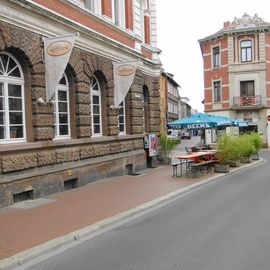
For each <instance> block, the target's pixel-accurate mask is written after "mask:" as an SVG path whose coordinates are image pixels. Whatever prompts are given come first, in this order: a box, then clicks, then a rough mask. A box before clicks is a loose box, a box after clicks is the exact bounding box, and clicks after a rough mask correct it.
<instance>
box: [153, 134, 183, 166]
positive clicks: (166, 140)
mask: <svg viewBox="0 0 270 270" xmlns="http://www.w3.org/2000/svg"><path fill="white" fill-rule="evenodd" d="M179 143H180V139H179V138H177V137H166V135H165V134H164V133H163V134H161V135H160V137H159V146H160V147H159V154H158V159H159V161H160V162H161V163H163V164H170V163H171V157H170V156H169V154H170V152H171V151H172V150H173V148H174V147H175V146H176V145H177V144H179Z"/></svg>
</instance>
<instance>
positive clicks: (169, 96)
mask: <svg viewBox="0 0 270 270" xmlns="http://www.w3.org/2000/svg"><path fill="white" fill-rule="evenodd" d="M173 77H174V76H173V74H171V73H168V72H165V71H164V70H162V72H161V75H160V130H161V133H165V132H166V130H167V124H168V123H169V122H171V121H174V120H177V119H179V118H180V101H181V99H180V93H179V88H180V86H179V84H178V83H177V82H176V81H175V80H174V78H173Z"/></svg>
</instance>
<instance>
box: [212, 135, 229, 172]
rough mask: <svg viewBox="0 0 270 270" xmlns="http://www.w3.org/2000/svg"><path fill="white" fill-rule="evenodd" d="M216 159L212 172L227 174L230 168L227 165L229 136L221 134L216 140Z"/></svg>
mask: <svg viewBox="0 0 270 270" xmlns="http://www.w3.org/2000/svg"><path fill="white" fill-rule="evenodd" d="M216 148H217V154H216V155H217V159H218V163H217V164H215V167H214V171H215V172H222V173H226V172H229V170H230V166H229V164H228V163H227V161H228V160H229V150H230V149H229V136H228V135H227V134H223V135H221V136H219V137H218V140H217V146H216Z"/></svg>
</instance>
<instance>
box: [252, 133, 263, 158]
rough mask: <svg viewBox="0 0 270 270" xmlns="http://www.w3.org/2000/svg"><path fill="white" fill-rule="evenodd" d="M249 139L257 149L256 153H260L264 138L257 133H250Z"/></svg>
mask: <svg viewBox="0 0 270 270" xmlns="http://www.w3.org/2000/svg"><path fill="white" fill-rule="evenodd" d="M249 138H250V140H251V143H252V144H253V146H254V147H255V150H256V153H255V154H257V153H258V151H259V150H260V149H261V147H262V145H263V139H262V137H261V136H260V135H259V134H258V133H256V132H251V133H249Z"/></svg>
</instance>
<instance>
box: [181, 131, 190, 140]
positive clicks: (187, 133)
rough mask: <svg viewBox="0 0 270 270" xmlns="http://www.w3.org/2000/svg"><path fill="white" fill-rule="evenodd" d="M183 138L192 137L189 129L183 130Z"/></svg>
mask: <svg viewBox="0 0 270 270" xmlns="http://www.w3.org/2000/svg"><path fill="white" fill-rule="evenodd" d="M181 139H188V140H190V139H191V134H190V133H189V132H188V131H183V132H182V134H181Z"/></svg>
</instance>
